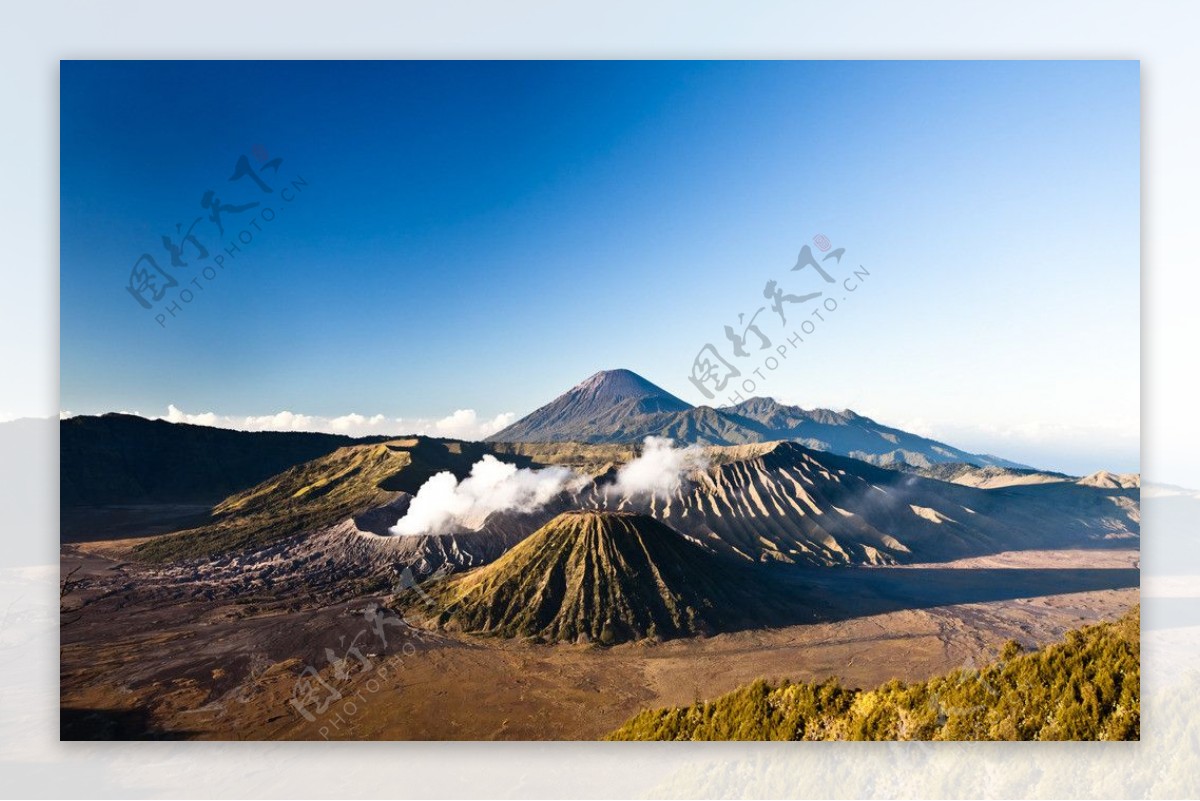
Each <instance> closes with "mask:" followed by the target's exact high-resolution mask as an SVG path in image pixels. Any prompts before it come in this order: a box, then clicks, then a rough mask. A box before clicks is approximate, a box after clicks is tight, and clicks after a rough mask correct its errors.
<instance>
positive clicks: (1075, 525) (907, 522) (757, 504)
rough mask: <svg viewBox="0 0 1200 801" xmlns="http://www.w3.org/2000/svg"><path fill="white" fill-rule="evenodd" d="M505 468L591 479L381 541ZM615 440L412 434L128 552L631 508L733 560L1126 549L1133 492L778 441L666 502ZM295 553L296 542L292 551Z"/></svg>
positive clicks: (477, 547) (490, 547)
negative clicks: (623, 478)
mask: <svg viewBox="0 0 1200 801" xmlns="http://www.w3.org/2000/svg"><path fill="white" fill-rule="evenodd" d="M487 453H492V454H493V455H495V456H496V458H498V459H500V460H502V461H506V462H510V463H513V464H516V465H517V466H519V467H544V466H548V465H555V464H561V465H569V466H571V467H573V468H574V469H576V470H581V471H583V472H585V473H587V474H589V475H591V476H593V479H594V480H593V482H592V483H589V484H587V485H586V486H584V487H583V488H582V489H579V490H577V491H574V492H564V493H562V494H561V495H560V496H558V497H556V498H554V499H552V500H551V501H550V502H549V503H548V504H547V505H546V506H545V507H543V508H539V509H537V510H535V511H533V512H528V513H521V514H515V513H496V514H493V515H491V516H490V517H488V518H487V519H486V520H484V521H483V522H482V523H481V525H480V526H479V527H478V528H467V527H463V528H461V529H460V530H452V531H449V532H447V533H444V534H436V535H434V534H430V535H413V536H390V533H389V530H390V527H391V526H393V525H395V523H396V521H397V520H398V519H399V518H400V516H401V515H402V514H404V511H405V510H406V509H407V504H408V502H409V501H410V500H411V498H412V497H413V495H414V494H415V493H416V491H417V490H418V489H419V488H420V486H421V485H422V484H423V483H424V481H425V480H426V479H428V478H429V477H430V476H432V475H434V474H435V473H436V472H439V471H443V470H446V471H449V472H451V473H453V474H455V475H456V476H458V477H459V478H462V477H463V476H466V475H467V474H468V473H469V471H470V470H471V466H472V465H474V464H475V463H476V462H477V461H479V459H480V458H482V456H483V455H484V454H487ZM636 453H637V449H635V448H633V447H629V446H614V445H610V444H602V445H579V444H563V443H542V444H537V443H525V444H522V445H520V446H508V445H502V444H485V443H462V442H455V441H448V440H435V439H429V438H424V437H413V438H409V439H400V440H390V441H388V442H386V443H373V444H364V445H352V446H348V447H345V448H341V449H338V450H337V451H335V452H333V453H331V454H327V455H325V456H322V457H319V458H317V459H315V460H312V461H311V462H306V463H303V464H300V465H296V466H295V467H291V468H289V469H287V470H285V471H284V472H282V473H280V474H279V475H276V476H272V477H270V478H269V479H267V480H266V481H264V482H262V483H261V484H259V485H257V486H255V487H252V488H250V489H248V490H245V491H243V492H241V493H237V494H235V495H233V496H231V497H229V498H228V499H226V500H225V501H223V502H222V503H220V504H218V505H217V506H216V507H215V508H214V510H213V520H212V522H210V523H209V524H207V525H203V526H200V527H198V528H193V529H191V530H188V531H183V532H180V533H177V534H173V535H170V536H167V537H160V538H155V539H153V540H148V541H147V542H145V543H143V544H142V545H139V546H138V547H137V550H136V554H137V555H138V556H140V557H143V558H147V559H152V560H155V561H169V560H175V559H181V558H182V559H190V558H207V557H210V556H212V555H215V554H219V553H227V552H234V551H238V552H253V551H258V550H262V549H272V548H275V547H276V546H277V545H278V544H279V543H281V542H283V541H284V540H287V539H290V538H296V537H300V538H301V539H303V538H305V537H310V536H311V535H314V534H324V533H329V532H330V531H332V530H333V529H336V530H337V531H336V537H335V539H338V540H339V541H340V542H341V543H342V544H341V545H331V544H329V542H326V541H323V543H324V544H322V545H321V546H320V548H321V549H323V550H324V551H327V552H329V553H334V552H336V551H338V550H339V549H341V550H343V551H346V550H348V551H353V552H354V553H355V554H357V555H356V556H355V558H356V559H359V558H360V557H361V562H362V564H379V565H384V564H387V565H397V564H400V565H405V564H407V565H418V566H420V567H422V568H426V569H428V568H433V567H437V566H439V565H441V564H445V563H451V564H453V565H456V566H458V567H468V566H478V565H480V564H485V563H487V562H489V561H492V560H494V559H496V558H497V557H499V556H500V555H501V554H503V553H504V552H505V551H506V550H507V549H508V548H510V547H512V546H513V545H514V544H516V543H517V542H520V541H521V540H522V539H523V538H525V537H527V536H528V535H529V534H531V533H532V532H533V531H535V530H536V529H537V528H538V527H540V526H542V525H544V524H545V523H546V522H547V521H548V520H550V519H551V518H552V517H553V516H554V515H556V514H558V513H560V512H565V511H570V510H575V509H593V510H601V511H620V512H637V513H641V514H646V515H649V516H651V517H653V518H654V519H656V520H658V521H660V522H662V523H664V524H665V525H668V526H670V527H672V528H673V529H675V530H676V531H678V532H680V533H681V534H683V535H684V536H686V537H687V538H688V539H690V540H692V541H693V542H695V543H697V544H698V545H700V546H702V547H703V548H704V549H705V550H707V551H710V552H713V553H716V554H721V555H726V556H731V557H734V559H733V561H734V562H742V563H745V562H752V563H753V562H782V563H791V564H799V565H809V566H825V565H861V564H897V563H900V564H903V563H908V562H929V561H934V562H936V561H945V560H949V559H956V558H960V557H967V556H977V555H982V554H989V553H997V552H999V551H1005V550H1024V549H1029V548H1046V547H1109V546H1117V545H1121V544H1125V545H1126V546H1128V544H1129V543H1136V541H1137V538H1138V532H1139V514H1138V494H1139V491H1138V489H1137V488H1136V487H1104V486H1089V485H1085V484H1081V483H1078V482H1073V481H1047V482H1044V483H1035V484H1030V485H1027V486H1015V485H1014V486H1000V487H997V488H995V489H980V488H976V487H972V486H962V485H959V484H952V483H947V482H944V481H938V480H934V479H929V478H923V477H920V476H918V475H913V474H911V473H906V472H901V471H897V470H888V469H884V468H880V467H877V466H874V465H870V464H867V463H865V462H862V461H860V460H856V459H851V458H848V457H843V456H837V455H835V454H830V453H824V452H821V451H814V450H810V449H808V448H805V447H803V446H801V445H799V444H797V443H792V442H767V443H755V444H750V445H739V446H725V447H709V448H707V449H706V450H705V453H704V456H705V458H706V461H707V467H706V468H704V469H703V470H700V471H699V472H697V473H695V474H694V475H692V476H690V478H689V480H688V481H686V482H683V483H682V484H680V486H679V487H678V488H677V489H675V490H674V491H673V492H671V493H670V494H666V495H656V496H650V497H643V498H639V499H638V500H635V501H630V500H627V499H626V500H623V499H619V498H613V497H611V495H610V494H609V493H608V492H607V490H606V482H608V481H609V480H611V478H610V477H611V475H612V473H613V468H614V467H616V466H619V465H620V464H623V463H625V462H627V461H629V460H630V459H632V458H633V457H634V456H635V455H636ZM299 547H301V548H304V547H308V546H304V545H301V546H299Z"/></svg>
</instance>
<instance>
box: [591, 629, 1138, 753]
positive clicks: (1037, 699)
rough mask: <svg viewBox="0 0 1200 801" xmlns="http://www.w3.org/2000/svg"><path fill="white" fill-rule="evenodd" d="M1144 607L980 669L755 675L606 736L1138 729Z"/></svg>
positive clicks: (901, 736)
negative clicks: (884, 677)
mask: <svg viewBox="0 0 1200 801" xmlns="http://www.w3.org/2000/svg"><path fill="white" fill-rule="evenodd" d="M1138 613H1139V610H1138V608H1137V607H1135V608H1134V609H1132V610H1130V611H1129V612H1128V613H1127V614H1126V615H1125V616H1124V617H1123V618H1121V619H1120V620H1118V621H1115V622H1112V623H1100V624H1098V625H1094V626H1088V627H1086V628H1084V629H1081V630H1078V631H1072V632H1070V633H1069V634H1068V635H1067V637H1066V640H1065V641H1064V642H1061V643H1058V644H1056V645H1051V646H1047V647H1045V648H1042V649H1040V650H1038V651H1034V652H1032V653H1024V654H1023V653H1021V652H1020V646H1019V645H1017V644H1016V643H1015V642H1009V643H1008V644H1007V645H1006V646H1005V648H1004V650H1003V652H1002V653H1001V655H1000V659H999V660H998V661H996V662H994V663H992V664H990V665H988V666H986V667H985V668H983V669H982V670H979V671H972V670H956V671H953V672H952V673H949V674H947V675H945V676H940V677H937V678H934V679H930V680H929V681H924V682H918V683H915V684H904V683H902V682H899V681H891V682H888V683H887V684H884V685H883V686H881V687H878V688H876V689H874V690H870V691H862V690H853V689H847V688H845V687H842V686H841V685H840V684H839V683H838V682H837V681H836V680H835V679H830V680H828V681H825V682H821V683H809V684H793V683H790V682H784V683H783V684H780V685H778V686H772V685H771V684H768V683H767V682H765V681H756V682H754V683H753V684H750V685H748V686H745V687H742V688H740V689H737V690H734V691H733V692H731V693H729V694H727V695H723V696H721V697H720V698H718V699H716V700H715V701H704V702H698V703H696V704H693V705H691V706H688V707H677V708H673V709H659V710H648V711H645V712H642V713H640V714H638V715H636V716H634V717H633V718H632V719H630V720H629V721H628V722H627V723H625V725H624V726H622V727H621V728H620V729H618V730H617V731H615V732H613V733H612V734H611V735H609V737H608V739H611V740H1137V739H1139V738H1140V731H1141V703H1140V670H1139V657H1140V654H1139V625H1138Z"/></svg>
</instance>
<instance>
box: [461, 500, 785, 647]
mask: <svg viewBox="0 0 1200 801" xmlns="http://www.w3.org/2000/svg"><path fill="white" fill-rule="evenodd" d="M438 595H439V606H441V607H444V608H445V610H446V611H444V612H443V613H441V615H440V616H439V618H438V623H439V624H440V625H441V626H443V627H446V628H455V629H461V630H463V631H466V632H470V633H474V634H494V635H499V636H504V637H532V638H535V639H538V640H544V641H566V642H575V641H587V642H598V643H600V644H602V645H613V644H615V643H619V642H624V641H627V640H637V639H643V638H647V637H649V638H660V639H669V638H673V637H686V636H692V635H695V634H709V633H713V632H716V631H718V630H720V629H722V628H725V627H727V626H729V625H735V624H736V623H737V621H738V619H744V618H745V616H746V615H748V614H751V610H757V609H759V608H760V607H761V606H762V605H763V604H764V603H766V602H767V600H768V598H769V593H768V591H767V590H766V588H765V587H764V585H763V582H762V581H761V580H760V579H757V578H756V577H755V576H752V575H750V574H749V573H748V572H747V571H746V568H745V566H744V565H736V564H727V563H726V560H723V559H721V558H720V557H718V556H716V555H714V554H712V553H710V552H708V551H705V550H704V549H702V548H700V547H698V546H696V545H694V544H693V543H690V542H688V541H687V540H685V539H684V538H683V537H682V536H680V535H679V534H678V533H677V532H675V531H672V530H671V529H670V528H668V527H666V526H664V525H663V524H662V523H659V522H658V521H656V520H655V519H654V518H652V517H647V516H645V515H638V514H627V513H616V512H589V511H579V512H566V513H563V514H560V515H558V516H557V517H555V518H554V519H553V520H551V521H550V522H548V523H547V524H546V525H544V526H542V527H541V528H540V529H538V530H537V531H535V532H534V533H533V534H531V535H530V536H529V537H528V538H526V539H525V540H523V541H522V542H521V543H520V544H518V545H517V546H516V547H514V548H513V549H512V550H510V551H509V552H508V553H506V554H505V555H504V556H502V557H501V558H500V559H499V560H497V561H495V562H493V563H492V564H490V565H487V566H486V567H483V568H481V569H479V570H476V571H473V572H471V573H468V574H465V575H463V576H460V577H457V578H455V579H452V580H451V581H449V582H448V583H447V584H446V585H445V586H444V587H443V588H441V589H440V590H439V592H438ZM738 616H741V618H739V617H738Z"/></svg>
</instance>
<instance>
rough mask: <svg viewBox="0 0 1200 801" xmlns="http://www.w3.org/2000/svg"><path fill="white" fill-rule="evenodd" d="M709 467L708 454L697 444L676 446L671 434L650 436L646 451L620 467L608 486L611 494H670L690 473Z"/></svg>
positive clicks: (607, 493)
mask: <svg viewBox="0 0 1200 801" xmlns="http://www.w3.org/2000/svg"><path fill="white" fill-rule="evenodd" d="M707 467H708V457H706V456H705V455H704V450H703V449H702V448H700V447H698V446H696V445H689V446H687V447H686V448H676V447H675V443H674V441H673V440H671V439H670V438H669V437H646V439H645V443H644V447H643V449H642V455H641V456H639V457H637V458H636V459H634V460H633V461H631V462H629V463H627V464H625V465H624V466H622V467H621V468H620V469H618V470H617V478H616V481H614V482H613V483H612V484H611V485H609V486H608V487H606V488H605V494H606V495H607V496H608V497H609V498H628V499H631V500H633V499H637V498H645V497H649V496H652V495H659V496H662V495H669V494H671V493H672V492H674V491H675V490H677V489H679V486H680V484H682V483H683V480H684V478H685V477H686V476H687V474H688V473H691V472H694V471H697V470H704V469H705V468H707Z"/></svg>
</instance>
